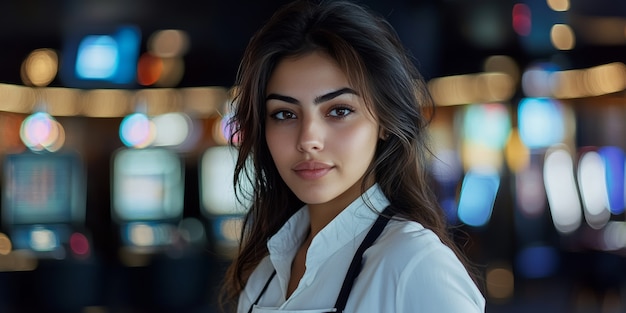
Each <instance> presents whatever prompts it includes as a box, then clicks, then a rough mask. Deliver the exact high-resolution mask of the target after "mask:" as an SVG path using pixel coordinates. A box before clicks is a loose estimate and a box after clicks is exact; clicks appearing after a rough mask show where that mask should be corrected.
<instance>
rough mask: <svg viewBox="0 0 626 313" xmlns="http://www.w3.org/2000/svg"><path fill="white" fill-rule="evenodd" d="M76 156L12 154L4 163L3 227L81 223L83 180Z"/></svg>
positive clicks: (83, 193) (6, 157) (82, 215)
mask: <svg viewBox="0 0 626 313" xmlns="http://www.w3.org/2000/svg"><path fill="white" fill-rule="evenodd" d="M80 164H81V162H80V160H79V158H78V156H77V155H75V154H34V153H23V154H12V155H7V156H5V159H4V174H3V179H4V184H3V193H2V213H3V224H5V225H17V224H22V225H23V224H50V223H72V222H77V221H79V222H80V221H81V220H82V219H84V210H85V204H84V197H85V190H84V189H83V188H84V186H85V184H84V178H83V173H82V170H83V169H82V167H81V165H80Z"/></svg>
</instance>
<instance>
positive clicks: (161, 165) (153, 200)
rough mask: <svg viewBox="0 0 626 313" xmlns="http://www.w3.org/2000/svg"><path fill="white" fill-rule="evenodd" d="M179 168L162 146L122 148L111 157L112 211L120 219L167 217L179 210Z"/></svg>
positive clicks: (177, 214) (181, 181)
mask: <svg viewBox="0 0 626 313" xmlns="http://www.w3.org/2000/svg"><path fill="white" fill-rule="evenodd" d="M183 193H184V178H183V168H182V162H181V160H180V158H179V157H178V156H177V155H176V154H175V153H174V152H172V151H169V150H166V149H139V150H133V149H124V150H120V151H118V152H117V153H116V154H115V156H114V166H113V195H112V196H113V211H114V213H115V216H116V217H117V218H119V219H120V220H122V221H142V220H168V219H174V218H178V217H180V216H181V215H182V212H183V196H184V194H183Z"/></svg>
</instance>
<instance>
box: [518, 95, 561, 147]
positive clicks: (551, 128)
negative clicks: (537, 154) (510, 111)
mask: <svg viewBox="0 0 626 313" xmlns="http://www.w3.org/2000/svg"><path fill="white" fill-rule="evenodd" d="M518 127H519V134H520V138H521V139H522V142H524V144H525V145H526V146H527V147H528V148H530V149H535V148H547V147H550V146H552V145H554V144H557V143H560V142H562V141H563V138H564V136H565V121H564V118H563V113H562V112H561V107H560V104H559V103H558V102H557V101H555V100H552V99H548V98H525V99H523V100H522V101H520V103H519V108H518Z"/></svg>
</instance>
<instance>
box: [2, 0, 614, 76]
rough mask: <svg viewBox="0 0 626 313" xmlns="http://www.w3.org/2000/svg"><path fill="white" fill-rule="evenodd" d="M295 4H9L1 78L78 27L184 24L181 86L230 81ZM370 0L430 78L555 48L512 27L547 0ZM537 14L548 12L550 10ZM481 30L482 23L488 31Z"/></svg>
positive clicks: (594, 54) (583, 57)
mask: <svg viewBox="0 0 626 313" xmlns="http://www.w3.org/2000/svg"><path fill="white" fill-rule="evenodd" d="M286 2H287V1H286V0H282V1H280V0H270V1H260V0H220V1H215V0H209V1H197V0H152V1H151V0H2V1H0V83H12V84H21V83H22V82H21V79H20V76H19V72H20V65H21V62H22V60H23V59H24V58H25V57H26V56H27V55H28V53H29V52H31V51H32V50H34V49H37V48H53V49H56V50H57V51H59V53H61V54H62V53H64V51H63V45H64V41H65V40H66V39H67V38H66V37H67V34H68V33H71V32H75V31H76V30H85V29H93V30H94V31H97V30H98V29H106V28H107V27H111V26H112V25H119V24H133V25H136V26H137V27H139V28H140V29H141V32H142V40H144V43H145V40H146V37H147V36H148V35H149V34H151V33H152V32H154V31H156V30H160V29H172V28H175V29H181V30H185V31H186V32H187V33H188V34H189V38H190V42H191V45H190V50H189V51H188V52H187V54H186V55H185V56H184V61H185V64H186V69H185V75H184V77H183V79H182V81H181V82H180V86H206V85H219V86H230V85H232V83H233V79H234V74H235V71H236V69H237V64H238V61H239V59H240V57H241V54H242V51H243V49H244V48H245V45H246V43H247V41H248V39H249V38H250V36H251V35H252V33H253V32H254V31H255V30H256V29H257V28H258V27H259V26H260V25H261V24H262V23H263V21H264V20H266V19H267V18H268V17H269V16H270V15H271V13H272V12H273V11H274V10H275V9H276V8H278V7H279V6H280V5H282V4H284V3H286ZM361 2H362V3H365V4H366V5H368V6H370V7H371V8H372V9H374V10H376V11H378V12H380V13H381V14H383V15H385V16H387V18H388V19H389V20H390V22H391V23H392V24H393V25H394V26H395V27H396V29H397V30H398V33H399V34H400V36H401V38H402V39H403V41H404V42H405V44H406V46H407V47H408V48H409V49H410V50H411V51H412V52H413V54H414V56H415V57H416V60H417V63H418V67H419V68H420V69H421V70H422V72H423V74H424V75H425V76H426V77H427V78H429V77H437V76H443V75H451V74H458V73H468V72H477V71H480V70H481V66H482V64H481V61H482V60H483V59H484V57H486V56H488V55H491V54H507V55H511V56H513V57H515V58H516V59H518V61H519V62H520V64H521V65H524V64H525V63H528V62H531V61H533V60H535V59H541V58H549V57H551V54H550V53H541V52H540V53H536V52H533V51H528V49H524V47H523V46H522V45H521V44H520V41H519V38H518V37H517V36H516V35H515V33H514V32H513V30H512V29H511V10H512V7H513V5H514V4H515V3H517V2H525V3H528V4H529V5H537V4H543V5H544V6H545V2H546V0H526V1H522V0H520V1H513V0H479V1H467V0H423V1H418V0H415V1H399V0H391V1H385V0H369V1H367V0H364V1H361ZM571 11H572V14H587V15H594V16H601V15H602V16H618V17H623V16H626V1H622V0H593V1H591V0H578V1H576V0H572V8H571ZM535 17H539V18H541V15H540V14H539V15H537V16H534V17H533V18H535ZM481 27H482V28H481ZM477 29H482V33H481V32H479V31H477ZM483 33H485V34H491V35H490V36H491V37H489V38H491V39H490V41H489V40H485V38H486V36H483V38H481V35H480V34H483ZM472 34H474V35H472ZM476 34H479V35H476ZM481 40H482V41H481ZM624 48H625V46H623V45H622V46H617V47H616V46H611V47H596V46H588V45H579V46H578V47H577V49H576V50H575V51H571V52H568V54H567V57H568V58H570V59H571V60H572V63H573V64H572V66H577V65H580V66H586V65H587V64H584V63H585V62H587V63H593V62H612V61H626V54H625V53H623V52H624ZM143 49H144V50H145V46H143ZM620 58H621V60H620ZM589 60H593V61H591V62H590V61H589ZM61 66H63V64H62V65H61ZM51 85H53V86H54V85H57V86H62V85H63V83H62V82H61V81H59V79H57V80H55V81H53V82H52V84H51Z"/></svg>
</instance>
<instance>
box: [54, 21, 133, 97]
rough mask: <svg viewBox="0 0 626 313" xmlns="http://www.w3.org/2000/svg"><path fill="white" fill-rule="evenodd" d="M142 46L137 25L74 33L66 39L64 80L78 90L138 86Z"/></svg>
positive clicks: (61, 70)
mask: <svg viewBox="0 0 626 313" xmlns="http://www.w3.org/2000/svg"><path fill="white" fill-rule="evenodd" d="M140 43H141V33H140V31H139V28H137V27H136V26H133V25H121V26H116V25H111V26H108V27H103V28H102V29H94V30H88V29H74V30H73V31H72V33H69V34H67V35H66V40H65V44H64V49H63V50H64V51H63V62H62V64H61V68H60V73H59V74H60V77H61V79H62V80H63V83H64V84H65V85H67V86H69V87H77V88H128V87H133V86H136V69H137V61H138V56H139V48H140Z"/></svg>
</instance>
